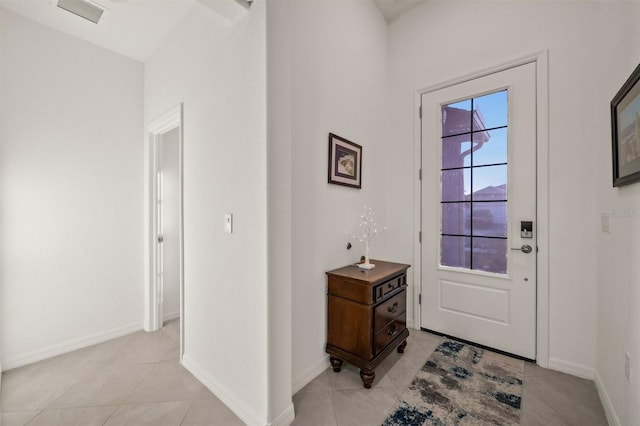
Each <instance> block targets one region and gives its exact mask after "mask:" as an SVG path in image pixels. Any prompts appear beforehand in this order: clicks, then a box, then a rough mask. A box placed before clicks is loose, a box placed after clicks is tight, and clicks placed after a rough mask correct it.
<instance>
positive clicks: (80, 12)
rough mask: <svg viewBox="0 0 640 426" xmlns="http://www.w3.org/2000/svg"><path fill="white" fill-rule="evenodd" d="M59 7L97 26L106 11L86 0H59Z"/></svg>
mask: <svg viewBox="0 0 640 426" xmlns="http://www.w3.org/2000/svg"><path fill="white" fill-rule="evenodd" d="M58 7H59V8H60V9H64V10H66V11H67V12H71V13H73V14H74V15H77V16H79V17H81V18H84V19H86V20H87V21H91V22H93V23H94V24H97V23H98V22H99V21H100V18H101V17H102V14H103V13H104V9H102V8H99V7H98V6H96V5H94V4H91V3H89V2H87V1H84V0H58Z"/></svg>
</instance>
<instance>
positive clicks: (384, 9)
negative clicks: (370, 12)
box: [373, 0, 425, 22]
mask: <svg viewBox="0 0 640 426" xmlns="http://www.w3.org/2000/svg"><path fill="white" fill-rule="evenodd" d="M424 1H425V0H373V2H374V3H375V4H376V6H378V9H380V12H381V13H382V15H383V16H384V17H385V19H386V20H387V22H393V21H394V20H396V19H397V18H398V17H399V16H400V15H402V14H403V13H405V12H407V11H408V10H410V9H412V8H414V7H416V6H417V5H419V4H420V3H423V2H424Z"/></svg>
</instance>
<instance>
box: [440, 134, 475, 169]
mask: <svg viewBox="0 0 640 426" xmlns="http://www.w3.org/2000/svg"><path fill="white" fill-rule="evenodd" d="M470 149H471V133H467V134H464V135H458V136H449V137H448V138H442V168H443V169H451V168H454V167H465V166H466V167H468V166H470V165H471V155H470V154H471V153H470V152H469V150H470ZM463 154H464V155H463Z"/></svg>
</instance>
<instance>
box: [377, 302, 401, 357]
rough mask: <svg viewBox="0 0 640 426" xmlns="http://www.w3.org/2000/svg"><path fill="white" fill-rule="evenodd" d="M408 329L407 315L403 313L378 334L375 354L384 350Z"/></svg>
mask: <svg viewBox="0 0 640 426" xmlns="http://www.w3.org/2000/svg"><path fill="white" fill-rule="evenodd" d="M406 328H407V314H406V312H403V313H402V314H400V316H399V317H398V318H396V319H395V320H393V321H392V322H390V323H389V324H387V325H386V326H385V327H383V328H382V329H381V330H380V331H378V332H377V333H376V337H375V353H376V354H377V353H379V352H380V351H381V350H383V349H384V348H385V347H386V346H387V345H388V344H389V343H391V341H392V340H393V339H395V338H396V336H397V335H399V334H400V333H402V331H403V330H404V329H406Z"/></svg>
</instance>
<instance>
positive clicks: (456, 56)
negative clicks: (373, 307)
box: [387, 2, 639, 424]
mask: <svg viewBox="0 0 640 426" xmlns="http://www.w3.org/2000/svg"><path fill="white" fill-rule="evenodd" d="M637 9H638V4H637V3H631V2H607V3H606V4H599V3H598V2H512V3H505V2H468V3H463V2H449V3H445V2H429V3H425V4H423V5H421V6H419V7H417V8H415V9H413V10H412V11H411V12H409V13H408V14H407V15H405V16H404V17H402V18H400V19H399V20H398V21H396V22H395V23H394V24H393V25H392V26H391V28H390V42H389V43H390V47H389V61H390V84H391V103H390V106H391V108H390V110H391V114H392V132H393V135H392V139H393V140H394V141H397V144H398V149H396V150H394V151H392V152H391V153H390V156H389V164H390V167H393V164H411V162H412V161H413V151H412V148H413V143H414V136H413V132H414V121H413V120H414V117H415V114H414V93H415V92H416V91H417V90H419V89H421V88H424V87H427V86H430V85H434V84H437V83H441V82H445V81H448V80H451V79H452V78H455V77H459V76H463V75H466V74H469V73H470V72H474V71H481V70H483V69H487V68H491V67H493V66H496V65H500V64H501V63H505V62H508V61H511V60H514V59H517V58H519V57H521V56H525V55H528V54H532V53H535V52H537V51H541V50H543V49H548V50H549V109H550V117H549V149H550V153H549V168H550V172H549V173H550V175H549V180H550V183H551V185H550V186H551V188H550V193H549V201H550V253H549V254H550V342H549V344H550V348H549V350H550V354H549V355H550V360H549V361H550V365H551V366H553V368H557V369H562V370H565V371H571V372H573V373H577V374H580V375H583V376H586V377H594V376H595V375H596V371H595V369H596V367H598V369H600V366H603V367H604V366H606V365H607V364H608V362H609V354H607V352H608V351H609V349H608V346H609V344H608V343H604V342H603V340H602V339H604V341H608V340H613V341H615V342H613V343H614V345H615V346H617V349H618V350H617V351H616V352H617V353H616V354H615V361H612V362H615V364H616V378H611V379H610V381H609V383H610V385H609V383H607V389H609V390H610V391H611V389H612V388H617V387H618V386H620V381H619V377H620V374H622V373H621V371H623V370H620V366H623V359H624V358H623V353H621V352H620V349H621V346H623V342H629V340H633V339H631V336H632V335H633V333H634V331H633V330H632V329H629V332H628V333H622V335H621V336H622V337H620V338H618V337H614V336H613V334H615V332H616V331H617V330H618V329H619V328H618V326H621V325H622V323H623V322H624V321H630V320H631V318H629V317H628V316H625V314H624V313H615V314H613V315H611V314H612V313H613V311H615V310H617V309H622V311H623V312H630V311H625V306H626V303H633V302H632V300H633V299H631V300H629V298H630V297H631V296H632V295H633V296H634V297H636V299H635V300H637V293H638V287H637V285H635V286H633V285H631V284H630V283H631V282H632V281H633V280H635V281H637V280H638V276H639V275H638V274H637V273H636V272H637V269H636V270H635V271H633V268H635V267H636V266H631V267H630V268H631V270H629V269H630V268H625V267H624V262H625V261H624V260H622V259H621V258H620V257H617V256H616V254H614V252H615V251H614V249H613V247H614V245H613V244H610V245H609V247H608V248H607V249H604V251H606V250H611V251H609V252H608V253H603V250H601V249H598V248H597V247H598V244H600V243H602V241H603V240H604V239H606V238H609V237H610V236H608V235H607V236H600V235H599V234H598V229H599V225H600V222H599V213H598V212H599V210H603V209H604V208H605V206H606V207H607V208H614V207H615V206H622V205H629V204H630V203H631V200H632V199H633V200H634V202H636V204H635V205H636V208H637V206H638V204H637V201H638V200H637V192H633V193H631V192H627V194H628V195H626V196H621V197H620V198H618V199H616V200H614V201H615V202H612V204H611V205H610V204H607V203H605V202H603V201H599V200H597V198H603V197H604V196H603V195H601V196H600V197H596V195H595V194H594V188H602V186H603V185H605V186H606V185H610V161H611V160H610V152H609V150H610V142H609V140H610V136H609V133H608V132H609V130H608V126H609V113H608V102H609V101H610V99H611V97H612V96H613V94H615V90H616V89H615V87H618V86H619V85H620V84H621V83H622V81H624V76H625V75H628V73H630V72H631V70H632V69H633V66H632V65H633V64H636V63H637V60H638V55H637V53H638V52H637V47H636V48H635V49H636V52H633V50H632V47H631V46H632V45H633V44H632V40H637V30H633V29H632V28H633V26H634V25H635V24H633V22H635V21H637V16H638V15H637V13H638V12H637ZM633 31H635V33H633ZM634 36H635V37H634ZM634 53H635V56H634ZM603 168H604V169H605V171H602V172H601V170H602V169H603ZM594 170H598V172H595V173H594ZM388 175H389V189H388V190H387V193H388V194H389V198H388V205H389V206H393V205H395V204H396V203H398V202H399V201H401V200H403V199H405V198H407V197H411V196H412V193H411V192H410V191H411V182H412V176H411V170H401V171H400V172H399V173H396V174H392V173H389V174H388ZM604 175H606V176H604ZM603 179H605V180H604V181H603ZM602 182H606V184H603V183H602ZM608 191H609V192H610V191H611V190H610V189H608ZM631 191H634V190H633V189H631ZM600 192H604V191H603V190H602V189H600ZM622 193H623V192H622V191H621V192H620V194H622ZM623 197H624V198H623ZM609 206H611V207H609ZM388 215H389V218H388V219H389V221H390V222H393V223H405V224H406V226H405V227H404V228H403V231H402V232H401V233H399V234H394V236H395V235H400V237H401V238H398V239H396V240H394V242H393V244H394V245H397V246H400V247H407V245H409V244H410V243H411V238H412V231H413V229H414V228H412V224H411V222H410V221H408V220H405V221H403V220H402V218H403V217H404V214H402V213H401V212H396V211H389V213H388ZM631 223H632V222H631V221H628V222H627V225H626V228H625V229H620V230H619V231H616V232H620V235H619V237H618V243H619V247H620V249H621V250H624V253H625V254H624V255H623V259H624V256H627V254H628V255H629V259H632V258H634V257H633V256H635V258H637V255H638V243H639V242H638V241H632V239H633V238H634V237H633V236H632V234H631V232H629V231H630V230H631V226H632V225H631ZM615 226H619V225H618V224H617V222H616V223H614V227H615ZM636 228H637V227H636ZM423 231H424V232H428V231H429V230H423ZM423 235H424V236H423V238H436V236H435V235H434V234H432V235H429V234H428V233H427V234H426V235H425V234H423ZM629 247H631V248H632V249H631V251H630V252H629V251H627V250H628V249H629ZM603 257H604V258H605V260H603V259H602V258H603ZM636 263H637V262H636ZM612 269H613V270H615V272H613V276H614V277H617V278H620V280H615V279H614V280H612V279H610V278H609V277H610V275H611V274H610V272H611V270H612ZM632 271H633V272H632ZM611 281H616V282H611ZM599 282H600V283H599ZM605 282H606V284H604V283H605ZM625 283H626V284H625ZM636 284H637V283H636ZM603 286H606V287H607V289H606V290H604V289H603ZM611 288H614V289H617V290H618V291H614V293H616V295H611V294H609V295H607V296H605V295H604V293H605V292H608V291H609V289H611ZM633 288H635V290H633V291H631V289H633ZM630 291H631V293H629V292H630ZM599 297H600V298H602V297H606V298H607V299H608V301H607V302H603V301H602V300H598V298H599ZM627 300H628V301H627ZM629 306H632V305H629ZM599 314H600V315H599ZM603 314H604V317H605V318H600V320H598V318H599V317H602V315H603ZM611 316H612V318H610V317H611ZM635 320H636V323H637V317H636V318H635ZM627 327H629V326H627ZM596 330H598V337H599V338H600V339H601V340H600V341H598V340H597V336H596ZM634 330H635V335H636V336H637V327H635V328H634ZM603 335H607V336H606V337H604V338H603V337H602V336H603ZM596 348H598V349H599V350H598V353H599V354H600V355H599V360H598V361H597V360H596V352H597V351H596ZM635 350H636V351H637V346H636V347H635ZM609 377H610V375H609V374H607V378H609ZM605 382H607V379H605ZM613 392H614V393H615V394H616V397H614V399H615V400H616V401H618V400H619V401H621V402H620V404H622V401H624V400H626V399H628V397H624V396H622V395H623V393H624V390H617V389H616V390H615V391H613ZM636 397H637V388H636ZM636 417H637V416H636ZM630 418H631V417H629V418H628V419H630ZM623 424H627V423H624V422H623Z"/></svg>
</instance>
